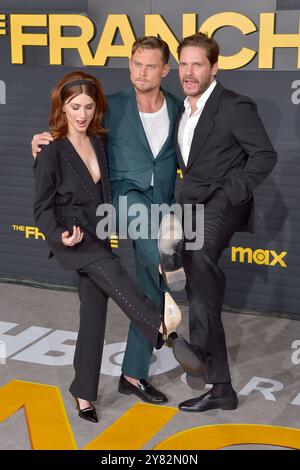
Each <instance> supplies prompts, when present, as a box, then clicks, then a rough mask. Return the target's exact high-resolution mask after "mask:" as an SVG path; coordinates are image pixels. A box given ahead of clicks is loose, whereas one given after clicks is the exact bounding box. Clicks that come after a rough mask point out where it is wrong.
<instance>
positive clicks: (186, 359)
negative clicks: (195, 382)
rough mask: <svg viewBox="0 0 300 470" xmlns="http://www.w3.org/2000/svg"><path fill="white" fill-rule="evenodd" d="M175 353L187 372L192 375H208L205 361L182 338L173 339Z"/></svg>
mask: <svg viewBox="0 0 300 470" xmlns="http://www.w3.org/2000/svg"><path fill="white" fill-rule="evenodd" d="M173 354H174V356H175V359H176V360H177V362H179V364H180V365H181V366H182V368H183V369H184V371H185V372H186V373H188V374H189V375H191V376H197V377H206V374H207V371H206V366H205V364H204V362H203V361H202V360H201V359H200V358H199V357H198V356H196V354H195V353H194V351H193V350H192V349H191V347H190V346H189V344H188V343H186V342H185V341H184V340H182V338H177V339H175V340H174V341H173Z"/></svg>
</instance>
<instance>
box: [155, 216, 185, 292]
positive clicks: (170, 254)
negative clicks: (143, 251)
mask: <svg viewBox="0 0 300 470" xmlns="http://www.w3.org/2000/svg"><path fill="white" fill-rule="evenodd" d="M157 246H158V252H159V256H160V268H161V274H162V277H163V280H164V282H165V284H166V286H167V287H168V288H169V289H170V290H171V291H181V290H182V289H184V288H185V284H186V276H185V272H184V269H183V266H182V258H181V252H182V249H183V231H182V226H181V223H180V222H179V220H178V219H177V218H176V217H175V216H174V214H166V215H165V216H164V217H163V218H162V221H161V224H160V227H159V235H158V241H157Z"/></svg>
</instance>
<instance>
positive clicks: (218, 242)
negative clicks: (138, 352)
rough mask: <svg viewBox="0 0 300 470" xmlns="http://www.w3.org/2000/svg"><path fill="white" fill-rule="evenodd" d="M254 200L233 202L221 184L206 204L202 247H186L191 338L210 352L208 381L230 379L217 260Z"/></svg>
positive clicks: (204, 351) (200, 348)
mask: <svg viewBox="0 0 300 470" xmlns="http://www.w3.org/2000/svg"><path fill="white" fill-rule="evenodd" d="M250 208H251V203H246V204H242V205H239V206H233V205H232V204H231V202H230V200H229V198H228V197H227V196H226V194H225V192H224V191H223V190H222V188H219V189H217V190H216V191H215V192H214V193H213V195H212V197H211V198H210V199H209V200H208V201H207V202H206V203H205V204H204V244H203V247H202V248H201V249H200V250H195V251H192V250H189V251H187V250H185V251H184V252H183V265H184V269H185V272H186V276H187V288H186V289H187V296H188V301H189V310H190V312H189V314H190V316H189V327H190V342H191V344H192V345H193V347H194V348H195V350H196V351H198V352H199V354H202V355H203V354H204V355H205V356H207V364H208V383H212V384H213V383H222V382H229V381H230V380H231V377H230V372H229V365H228V357H227V350H226V341H225V334H224V328H223V324H222V319H221V312H222V306H223V299H224V290H225V275H224V273H223V271H222V270H221V269H220V268H219V266H218V260H219V258H220V256H221V254H222V252H223V251H224V249H225V248H226V247H227V246H228V244H229V242H230V239H231V237H232V236H233V234H234V233H235V232H236V231H237V230H238V229H239V228H240V226H241V225H242V224H243V223H244V221H246V220H247V218H248V216H249V211H250Z"/></svg>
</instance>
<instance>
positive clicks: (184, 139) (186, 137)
mask: <svg viewBox="0 0 300 470" xmlns="http://www.w3.org/2000/svg"><path fill="white" fill-rule="evenodd" d="M216 84H217V82H216V80H214V81H213V82H212V83H211V84H210V86H209V87H208V88H207V90H206V91H205V92H204V93H203V95H201V96H200V98H199V99H198V101H197V104H196V106H197V109H196V111H195V112H194V113H193V114H191V111H192V109H191V105H190V102H189V97H188V96H187V97H186V99H185V100H184V107H185V111H184V113H183V114H182V117H181V120H180V124H179V129H178V145H179V148H180V151H181V155H182V159H183V161H184V163H185V166H187V164H188V159H189V155H190V150H191V145H192V140H193V137H194V131H195V128H196V126H197V124H198V121H199V119H200V116H201V114H202V111H203V109H204V106H205V104H206V101H207V100H208V98H209V97H210V95H211V93H212V92H213V90H214V88H215V86H216Z"/></svg>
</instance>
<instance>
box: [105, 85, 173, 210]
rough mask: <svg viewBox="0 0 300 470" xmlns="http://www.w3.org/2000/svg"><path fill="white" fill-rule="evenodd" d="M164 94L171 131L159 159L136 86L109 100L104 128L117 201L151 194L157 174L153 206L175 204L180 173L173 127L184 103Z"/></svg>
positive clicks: (114, 197)
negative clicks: (131, 193) (134, 192)
mask: <svg viewBox="0 0 300 470" xmlns="http://www.w3.org/2000/svg"><path fill="white" fill-rule="evenodd" d="M162 91H163V94H164V96H165V99H166V102H167V109H168V114H169V119H170V128H169V135H168V138H167V140H166V141H165V143H164V145H163V147H162V149H161V150H160V152H159V154H158V155H157V157H156V158H154V157H153V154H152V151H151V148H150V146H149V143H148V140H147V137H146V134H145V132H144V128H143V124H142V121H141V119H140V116H139V111H138V108H137V103H136V96H135V91H134V88H133V86H131V87H130V88H129V89H126V90H122V91H120V92H118V93H115V94H114V95H110V96H109V97H108V112H107V115H106V118H105V127H106V128H107V129H108V131H109V132H108V147H107V156H108V164H109V174H110V182H111V189H112V196H113V200H114V201H116V200H117V199H118V197H119V196H123V195H124V194H126V193H127V192H128V191H129V190H131V189H137V190H139V191H141V192H146V191H148V190H149V189H150V187H151V177H152V174H154V186H153V202H155V203H158V204H161V203H167V204H171V203H172V202H173V198H174V185H175V179H176V171H177V157H176V152H175V148H174V126H175V121H176V118H177V116H178V113H179V109H180V104H181V102H180V100H179V99H178V98H176V97H174V96H173V95H171V94H170V93H168V92H166V91H164V90H162Z"/></svg>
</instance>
